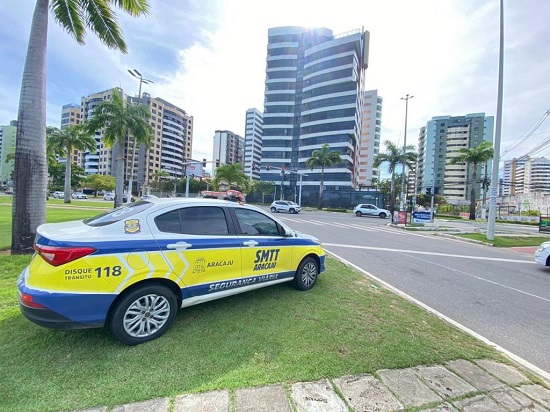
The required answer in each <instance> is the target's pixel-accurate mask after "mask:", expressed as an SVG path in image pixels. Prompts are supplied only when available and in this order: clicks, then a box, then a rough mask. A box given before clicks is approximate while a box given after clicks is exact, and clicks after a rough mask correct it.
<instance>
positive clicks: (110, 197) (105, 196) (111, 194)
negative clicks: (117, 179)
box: [103, 192, 115, 201]
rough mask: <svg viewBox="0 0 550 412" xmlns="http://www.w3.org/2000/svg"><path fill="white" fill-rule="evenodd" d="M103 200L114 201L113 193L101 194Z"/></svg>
mask: <svg viewBox="0 0 550 412" xmlns="http://www.w3.org/2000/svg"><path fill="white" fill-rule="evenodd" d="M103 200H111V201H112V200H115V192H105V193H104V194H103Z"/></svg>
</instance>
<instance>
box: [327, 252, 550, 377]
mask: <svg viewBox="0 0 550 412" xmlns="http://www.w3.org/2000/svg"><path fill="white" fill-rule="evenodd" d="M323 246H325V244H323ZM324 249H325V251H326V252H327V253H328V254H330V255H332V256H333V257H334V258H336V259H338V260H339V261H341V262H342V263H344V264H346V265H348V266H350V267H352V268H354V269H355V270H357V271H358V272H360V273H362V274H364V275H365V276H368V277H369V278H371V279H373V280H375V281H376V282H378V283H380V284H381V285H382V286H384V287H385V288H386V289H389V290H391V291H392V292H394V293H396V294H397V295H399V296H401V297H403V298H405V299H407V300H408V301H410V302H412V303H414V304H416V305H418V306H420V307H421V308H424V309H425V310H427V311H428V312H430V313H432V314H434V315H435V316H437V317H438V318H439V319H441V320H443V321H445V322H447V323H449V324H451V325H453V326H455V327H457V328H458V329H460V330H461V331H463V332H465V333H467V334H469V335H471V336H473V337H474V338H476V339H479V340H480V341H482V342H484V343H486V344H487V345H489V346H491V347H493V348H494V349H496V350H498V351H499V352H502V353H504V354H505V355H507V356H508V357H510V358H511V359H513V360H515V361H516V362H518V363H519V364H520V365H522V366H523V367H525V368H526V369H529V370H530V371H531V372H533V373H534V374H537V375H539V376H540V377H542V378H543V379H546V380H547V381H550V373H548V372H546V371H544V370H542V369H541V368H539V367H538V366H535V365H533V364H532V363H530V362H528V361H526V360H525V359H523V358H521V357H519V356H518V355H516V354H514V353H512V352H510V351H509V350H507V349H505V348H503V347H502V346H500V345H497V344H496V343H494V342H493V341H491V340H489V339H487V338H486V337H485V336H483V335H480V334H479V333H477V332H475V331H473V330H472V329H470V328H468V327H466V326H464V325H463V324H461V323H459V322H457V321H455V320H453V319H451V318H450V317H448V316H446V315H444V314H443V313H441V312H438V311H437V310H435V309H434V308H432V307H431V306H428V305H426V304H425V303H422V302H421V301H419V300H418V299H415V298H413V297H412V296H410V295H408V294H406V293H405V292H403V291H402V290H400V289H397V288H396V287H394V286H392V285H390V284H389V283H387V282H385V281H383V280H382V279H380V278H378V277H377V276H374V275H373V274H372V273H370V272H367V271H366V270H364V269H362V268H360V267H359V266H357V265H355V264H353V263H351V262H350V261H348V260H346V259H344V258H342V257H340V256H339V255H337V254H336V253H334V252H331V251H330V250H327V249H326V248H324Z"/></svg>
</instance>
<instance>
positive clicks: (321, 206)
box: [317, 167, 325, 209]
mask: <svg viewBox="0 0 550 412" xmlns="http://www.w3.org/2000/svg"><path fill="white" fill-rule="evenodd" d="M324 183H325V168H324V167H323V168H322V169H321V184H320V185H319V201H318V202H317V209H322V208H323V185H324Z"/></svg>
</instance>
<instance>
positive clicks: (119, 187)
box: [88, 89, 153, 207]
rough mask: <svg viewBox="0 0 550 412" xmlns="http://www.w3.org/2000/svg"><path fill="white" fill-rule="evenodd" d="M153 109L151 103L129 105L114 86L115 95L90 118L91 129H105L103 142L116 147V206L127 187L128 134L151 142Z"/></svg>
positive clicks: (101, 103) (89, 126)
mask: <svg viewBox="0 0 550 412" xmlns="http://www.w3.org/2000/svg"><path fill="white" fill-rule="evenodd" d="M150 117H151V112H150V110H149V107H148V106H145V105H134V104H127V103H126V102H125V101H124V99H123V98H122V96H120V94H119V93H118V91H117V89H113V98H112V99H111V100H103V101H101V102H99V104H98V105H97V106H95V108H94V115H93V116H92V118H91V119H90V120H89V121H88V131H90V132H91V133H95V131H96V130H99V129H103V141H104V143H105V145H106V146H107V147H113V155H114V156H115V157H116V158H115V178H116V192H115V207H118V206H120V205H121V204H122V192H123V188H124V164H125V162H124V144H125V142H126V136H128V135H131V136H133V138H134V142H137V144H144V145H145V146H146V147H147V148H149V146H150V145H151V139H152V137H153V132H152V130H151V126H150V125H149V118H150Z"/></svg>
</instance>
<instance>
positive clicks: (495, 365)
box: [476, 359, 529, 385]
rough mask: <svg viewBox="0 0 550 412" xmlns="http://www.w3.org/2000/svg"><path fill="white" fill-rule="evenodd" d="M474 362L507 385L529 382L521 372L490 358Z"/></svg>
mask: <svg viewBox="0 0 550 412" xmlns="http://www.w3.org/2000/svg"><path fill="white" fill-rule="evenodd" d="M476 363H477V364H478V365H479V366H481V367H482V368H483V369H485V370H486V371H487V372H489V373H490V374H491V375H493V376H494V377H496V378H497V379H500V380H501V381H503V382H505V383H507V384H508V385H519V384H520V383H524V382H529V379H527V378H526V377H525V376H524V375H523V374H522V373H521V372H519V371H518V370H517V369H515V368H512V367H511V366H508V365H505V364H503V363H499V362H495V361H492V360H485V359H484V360H477V361H476Z"/></svg>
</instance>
